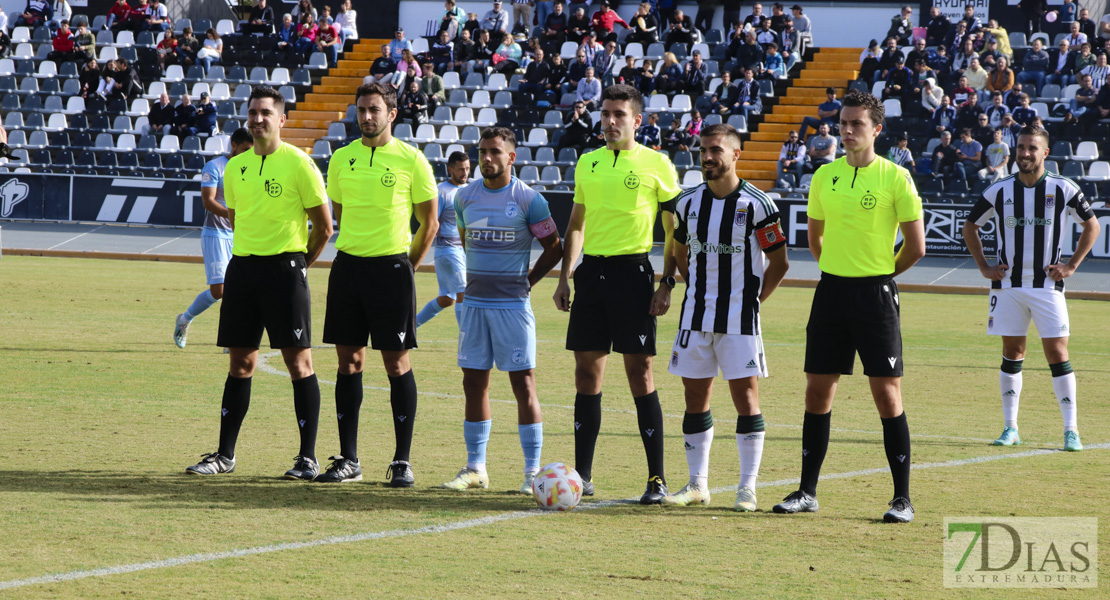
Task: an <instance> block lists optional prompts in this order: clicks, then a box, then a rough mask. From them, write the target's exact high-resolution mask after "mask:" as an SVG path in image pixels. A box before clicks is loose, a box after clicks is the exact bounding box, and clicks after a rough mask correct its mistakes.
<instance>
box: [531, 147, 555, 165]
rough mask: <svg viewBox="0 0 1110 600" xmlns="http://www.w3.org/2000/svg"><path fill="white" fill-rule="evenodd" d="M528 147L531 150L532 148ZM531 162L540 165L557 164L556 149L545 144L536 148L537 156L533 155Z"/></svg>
mask: <svg viewBox="0 0 1110 600" xmlns="http://www.w3.org/2000/svg"><path fill="white" fill-rule="evenodd" d="M527 149H528V150H529V151H530V150H531V148H527ZM529 154H531V152H529ZM529 162H530V163H531V164H533V165H536V166H539V167H544V166H548V165H554V164H555V150H553V149H552V148H551V147H550V146H544V147H542V148H536V152H535V156H534V157H532V159H531V160H530V161H529Z"/></svg>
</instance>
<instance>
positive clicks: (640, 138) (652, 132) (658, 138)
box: [636, 113, 663, 150]
mask: <svg viewBox="0 0 1110 600" xmlns="http://www.w3.org/2000/svg"><path fill="white" fill-rule="evenodd" d="M636 143H637V144H643V145H644V146H647V147H648V148H651V149H652V150H660V149H662V148H663V130H662V129H660V128H659V115H658V114H657V113H650V114H648V116H647V121H646V122H645V123H644V124H643V125H641V126H640V128H639V129H638V130H636Z"/></svg>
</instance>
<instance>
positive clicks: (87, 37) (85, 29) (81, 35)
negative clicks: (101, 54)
mask: <svg viewBox="0 0 1110 600" xmlns="http://www.w3.org/2000/svg"><path fill="white" fill-rule="evenodd" d="M95 51H96V36H94V35H93V34H92V32H91V31H89V24H88V22H87V21H81V22H80V23H78V24H77V33H75V34H74V35H73V60H75V61H77V63H78V64H85V63H86V62H88V61H90V60H92V61H95V60H96V56H95V55H94V54H93V53H94V52H95Z"/></svg>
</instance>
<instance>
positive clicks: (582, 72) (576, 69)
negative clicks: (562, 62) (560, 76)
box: [563, 48, 590, 94]
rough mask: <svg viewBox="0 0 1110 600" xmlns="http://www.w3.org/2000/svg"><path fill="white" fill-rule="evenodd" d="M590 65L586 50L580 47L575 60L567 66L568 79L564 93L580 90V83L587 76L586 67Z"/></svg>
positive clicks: (564, 86) (564, 85)
mask: <svg viewBox="0 0 1110 600" xmlns="http://www.w3.org/2000/svg"><path fill="white" fill-rule="evenodd" d="M589 67H590V63H589V61H587V60H586V51H585V50H583V49H582V48H579V49H578V51H577V54H575V55H574V62H572V63H571V64H570V66H569V67H567V81H566V83H565V84H563V93H564V94H566V93H569V92H576V91H578V83H579V82H580V81H582V80H583V79H585V78H586V69H588V68H589Z"/></svg>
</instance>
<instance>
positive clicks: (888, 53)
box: [871, 37, 905, 84]
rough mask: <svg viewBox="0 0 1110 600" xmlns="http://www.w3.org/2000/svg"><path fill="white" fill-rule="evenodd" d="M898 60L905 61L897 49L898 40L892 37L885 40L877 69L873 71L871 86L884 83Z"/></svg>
mask: <svg viewBox="0 0 1110 600" xmlns="http://www.w3.org/2000/svg"><path fill="white" fill-rule="evenodd" d="M898 58H902V59H903V60H905V56H904V55H903V54H902V51H901V50H899V49H898V40H897V39H895V38H892V37H888V38H886V40H884V41H883V53H882V55H881V56H880V57H879V69H878V70H877V71H875V75H874V77H873V81H872V82H871V83H872V84H874V83H878V82H880V81H886V79H887V75H890V70H891V69H893V68H894V64H895V63H894V61H895V60H897V59H898Z"/></svg>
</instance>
